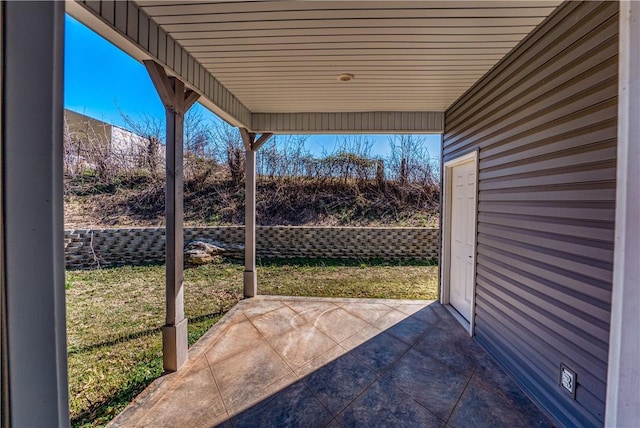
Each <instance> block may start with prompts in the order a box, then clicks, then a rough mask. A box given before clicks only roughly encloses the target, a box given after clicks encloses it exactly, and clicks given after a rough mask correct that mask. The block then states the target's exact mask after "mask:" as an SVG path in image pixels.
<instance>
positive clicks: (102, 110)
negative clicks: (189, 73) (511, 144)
mask: <svg viewBox="0 0 640 428" xmlns="http://www.w3.org/2000/svg"><path fill="white" fill-rule="evenodd" d="M65 26H66V30H65V31H66V34H65V82H64V85H65V91H64V103H65V108H68V109H71V110H74V111H77V112H79V113H82V114H85V115H87V116H91V117H95V118H97V119H100V120H103V121H105V122H108V123H112V124H114V125H118V126H122V127H124V120H123V119H122V117H121V115H120V112H119V110H118V107H119V108H120V109H121V110H122V111H123V112H124V113H125V114H127V115H128V116H130V117H132V118H141V117H142V116H143V115H144V114H148V115H151V116H154V117H158V118H161V119H162V120H164V108H163V106H162V104H161V103H160V99H159V98H158V95H157V94H156V91H155V89H154V87H153V84H152V83H151V80H150V79H149V76H148V75H147V71H146V69H145V68H144V66H143V65H142V64H141V63H139V62H138V61H136V60H135V59H133V58H131V57H130V56H129V55H127V54H126V53H124V52H123V51H121V50H120V49H118V48H117V47H115V46H113V45H112V44H111V43H109V42H107V41H106V40H104V39H103V38H102V37H101V36H99V35H97V34H96V33H94V32H93V31H91V30H90V29H88V28H87V27H85V26H84V25H83V24H81V23H79V22H78V21H76V20H75V19H74V18H72V17H70V16H69V15H67V16H66V20H65ZM193 108H197V109H201V110H202V114H203V116H205V117H206V118H207V119H209V120H211V121H212V123H214V124H215V122H216V121H217V120H219V119H218V118H217V117H216V116H215V115H213V113H211V112H209V110H207V109H205V108H204V107H202V106H200V105H199V104H196V105H195V106H194V107H193ZM342 138H343V136H335V135H312V136H310V137H309V140H308V148H309V150H310V151H311V153H313V154H315V155H320V154H321V153H322V151H323V148H324V149H325V150H326V151H327V152H332V151H333V148H334V146H335V144H336V141H338V139H342ZM367 138H369V139H370V140H373V150H372V151H373V154H374V155H378V156H387V155H388V153H389V143H388V136H386V135H368V136H367ZM425 138H426V139H427V148H428V150H429V153H430V154H431V157H432V158H438V157H439V155H440V136H439V135H429V136H425Z"/></svg>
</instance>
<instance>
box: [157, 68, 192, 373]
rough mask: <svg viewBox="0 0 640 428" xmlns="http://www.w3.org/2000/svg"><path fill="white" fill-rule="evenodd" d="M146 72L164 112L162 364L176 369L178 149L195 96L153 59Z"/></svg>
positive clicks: (180, 325) (180, 246) (180, 299)
mask: <svg viewBox="0 0 640 428" xmlns="http://www.w3.org/2000/svg"><path fill="white" fill-rule="evenodd" d="M144 64H145V66H146V67H147V71H148V72H149V76H150V77H151V80H152V81H153V84H154V86H155V87H156V90H157V91H158V95H159V96H160V99H161V100H162V102H163V104H164V106H165V110H166V114H167V141H166V176H167V183H166V192H165V217H166V246H165V248H166V249H165V259H166V272H167V275H166V290H165V291H166V323H165V325H164V327H162V356H163V366H164V369H165V370H167V371H176V370H178V369H179V368H180V367H182V365H184V363H186V362H187V357H188V354H187V349H188V340H187V339H188V334H187V319H186V318H185V316H184V277H183V268H184V266H183V263H184V261H183V260H184V230H183V226H184V225H183V218H184V206H183V201H184V186H183V169H182V168H183V162H182V150H183V147H182V146H183V140H184V114H185V113H186V112H187V110H189V108H190V107H191V106H192V105H193V103H194V102H196V100H197V99H198V97H199V96H198V94H196V93H195V92H193V91H191V90H187V91H185V88H184V83H183V82H182V81H180V80H178V79H176V78H174V77H167V75H166V73H165V71H164V69H163V68H162V66H160V65H159V64H158V63H156V62H154V61H145V62H144Z"/></svg>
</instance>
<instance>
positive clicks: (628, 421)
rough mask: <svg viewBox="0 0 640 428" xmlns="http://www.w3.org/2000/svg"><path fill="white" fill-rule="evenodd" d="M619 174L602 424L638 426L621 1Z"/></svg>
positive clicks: (637, 318) (638, 207)
mask: <svg viewBox="0 0 640 428" xmlns="http://www.w3.org/2000/svg"><path fill="white" fill-rule="evenodd" d="M619 44H620V45H619V46H620V47H619V49H620V50H619V59H618V61H619V67H618V70H619V80H618V167H617V168H618V173H617V191H616V231H615V253H614V260H613V292H612V302H611V327H610V338H609V372H608V378H607V402H606V415H605V425H606V426H607V427H611V428H613V427H632V426H638V423H639V421H640V387H639V386H640V334H639V333H638V326H640V309H639V308H640V2H637V1H623V2H620V35H619Z"/></svg>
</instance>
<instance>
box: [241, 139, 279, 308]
mask: <svg viewBox="0 0 640 428" xmlns="http://www.w3.org/2000/svg"><path fill="white" fill-rule="evenodd" d="M240 134H241V135H242V141H243V143H244V148H245V206H244V224H245V229H244V297H254V296H256V295H257V294H258V279H257V273H256V151H258V149H259V148H260V147H261V146H262V145H263V144H264V143H265V142H266V141H267V140H268V139H269V138H271V136H272V135H273V134H267V133H265V134H262V135H261V136H260V138H258V139H257V140H256V134H254V133H250V132H249V131H247V130H246V129H244V128H240Z"/></svg>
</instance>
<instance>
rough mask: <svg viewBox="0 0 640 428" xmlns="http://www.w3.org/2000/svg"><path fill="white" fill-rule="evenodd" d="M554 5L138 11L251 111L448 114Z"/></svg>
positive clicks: (158, 4) (182, 5)
mask: <svg viewBox="0 0 640 428" xmlns="http://www.w3.org/2000/svg"><path fill="white" fill-rule="evenodd" d="M559 3H560V1H517V2H507V1H300V2H298V1H265V2H263V1H244V2H228V1H225V2H211V1H201V2H196V1H138V2H137V4H138V5H139V6H140V7H141V8H142V9H143V10H144V12H146V13H147V14H148V15H149V16H150V17H151V18H152V19H153V20H154V21H155V22H156V23H158V25H159V26H160V27H161V28H162V29H163V30H164V31H166V32H167V33H168V34H169V35H170V36H171V37H173V38H174V39H175V40H176V41H177V42H178V43H179V44H180V45H181V46H182V47H183V48H184V49H185V50H186V51H187V52H188V53H190V54H191V55H192V56H193V57H194V58H195V59H196V60H197V61H198V62H200V63H201V64H202V65H203V66H204V67H205V68H206V69H207V70H208V71H209V72H210V73H211V74H212V75H213V76H215V77H216V78H217V79H218V80H219V81H220V82H221V83H222V85H224V86H225V87H226V88H227V89H228V90H229V91H230V92H231V93H233V94H234V95H235V96H236V97H237V98H238V100H239V101H240V102H242V103H243V104H244V105H245V106H246V107H247V108H248V109H249V110H251V111H252V112H254V113H282V112H374V111H387V112H390V111H403V112H408V111H444V110H445V109H446V108H447V107H448V106H449V105H451V104H452V103H453V102H454V101H455V100H456V99H457V98H458V97H459V96H460V95H462V94H463V93H464V92H465V91H466V90H467V89H468V88H469V87H471V86H472V85H473V84H474V83H475V82H476V81H477V80H478V79H479V78H480V77H481V76H482V75H484V74H485V73H486V72H487V71H488V70H489V69H490V68H491V67H493V66H494V65H495V64H496V63H497V62H498V61H499V60H500V59H502V58H503V57H504V55H505V54H506V53H507V52H509V51H510V50H511V49H512V48H513V47H514V46H515V45H516V44H518V43H519V42H520V41H521V40H522V39H523V38H524V37H525V36H526V35H527V34H529V32H531V30H533V28H534V27H535V26H536V25H538V24H539V23H540V22H541V21H542V20H544V19H545V18H546V17H547V16H548V15H549V14H550V13H551V12H552V11H553V10H554V9H555V7H556V6H557V5H558V4H559ZM339 73H351V74H354V75H355V79H354V80H353V81H351V82H347V83H345V82H340V81H338V79H337V75H338V74H339Z"/></svg>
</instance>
